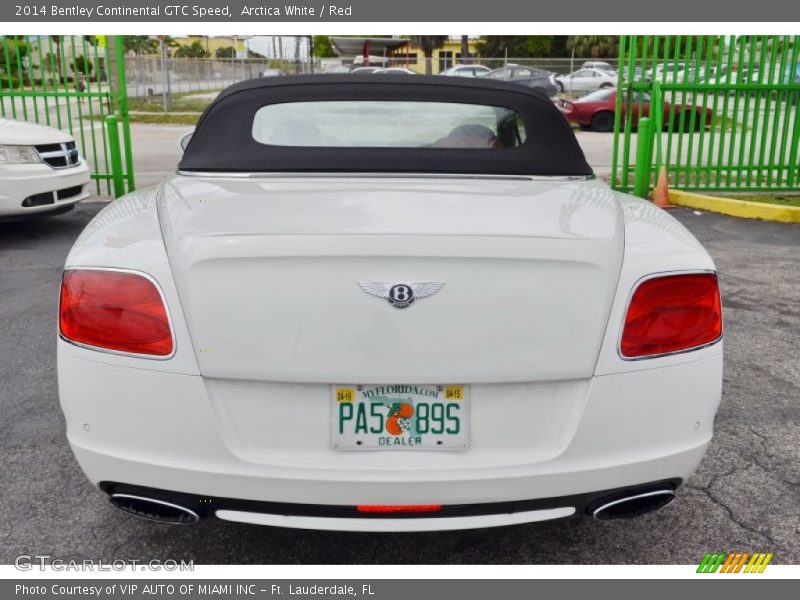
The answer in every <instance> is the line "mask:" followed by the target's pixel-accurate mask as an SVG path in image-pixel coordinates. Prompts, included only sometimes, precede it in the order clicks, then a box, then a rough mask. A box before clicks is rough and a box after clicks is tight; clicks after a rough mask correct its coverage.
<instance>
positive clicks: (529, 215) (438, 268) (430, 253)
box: [159, 175, 623, 383]
mask: <svg viewBox="0 0 800 600" xmlns="http://www.w3.org/2000/svg"><path fill="white" fill-rule="evenodd" d="M159 211H160V219H161V225H162V230H163V235H164V240H165V244H166V247H167V251H168V255H169V258H170V262H171V265H172V269H173V273H174V276H175V280H176V283H177V286H178V290H179V294H180V297H181V304H182V307H183V312H184V315H185V318H186V320H187V323H188V326H189V330H190V332H191V335H192V342H193V344H194V349H195V352H196V355H197V359H198V363H199V366H200V369H201V372H202V373H203V375H204V376H206V377H211V378H222V379H226V378H232V379H249V380H266V381H293V382H309V383H310V382H316V383H320V382H329V383H332V382H357V383H385V382H414V383H443V382H459V383H477V382H481V383H489V382H509V381H540V380H564V379H577V378H586V377H590V376H591V374H592V372H593V370H594V365H595V362H596V360H597V355H598V353H599V348H600V344H601V341H602V337H603V333H604V331H605V329H606V323H607V320H608V315H609V311H610V307H611V302H612V300H613V295H614V290H615V289H616V284H617V279H618V276H619V270H620V266H621V262H622V254H623V223H622V216H621V211H620V209H619V206H618V204H617V202H616V200H615V198H614V196H613V194H612V193H611V191H610V190H609V189H608V187H607V186H605V185H603V184H601V183H599V182H596V181H589V180H569V179H558V178H544V179H539V180H536V179H531V178H524V177H509V178H506V177H475V178H469V177H357V176H343V177H335V176H314V175H308V176H293V177H289V176H284V177H280V176H272V177H261V178H249V177H200V176H188V177H186V176H178V177H175V178H173V179H172V180H171V181H170V182H168V183H167V184H165V186H164V188H163V194H162V198H161V201H160V204H159ZM359 282H361V283H363V282H373V283H374V282H381V283H385V284H392V283H398V282H404V283H420V282H438V283H441V284H443V285H442V286H441V289H439V291H438V292H436V293H435V294H434V295H432V296H430V297H427V298H418V299H417V300H416V301H415V302H414V303H413V304H412V305H410V306H407V307H406V308H403V309H398V308H397V307H395V306H392V305H391V304H390V303H389V302H388V301H387V300H386V299H384V298H380V297H375V296H373V295H371V294H369V293H367V292H365V290H364V289H363V288H364V286H363V285H360V284H359Z"/></svg>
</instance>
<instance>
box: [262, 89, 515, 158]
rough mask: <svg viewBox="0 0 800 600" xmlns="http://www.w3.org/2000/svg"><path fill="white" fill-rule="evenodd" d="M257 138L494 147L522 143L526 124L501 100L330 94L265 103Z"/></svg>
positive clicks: (278, 142) (291, 142) (310, 143)
mask: <svg viewBox="0 0 800 600" xmlns="http://www.w3.org/2000/svg"><path fill="white" fill-rule="evenodd" d="M253 138H254V139H255V140H256V141H257V142H259V143H261V144H267V145H270V146H305V147H349V148H358V147H362V148H363V147H369V148H466V149H469V148H476V149H479V148H481V149H487V148H488V149H495V148H511V147H515V146H520V145H522V144H523V143H524V142H525V128H524V126H523V123H522V119H521V118H520V117H519V115H518V114H517V113H516V112H514V111H513V110H511V109H508V108H503V107H499V106H485V105H479V104H460V103H454V102H406V101H399V100H398V101H390V100H352V101H351V100H348V101H340V100H328V101H320V102H291V103H282V104H270V105H267V106H262V107H261V108H260V109H258V110H257V111H256V113H255V116H254V118H253Z"/></svg>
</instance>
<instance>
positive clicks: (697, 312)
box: [620, 273, 722, 358]
mask: <svg viewBox="0 0 800 600" xmlns="http://www.w3.org/2000/svg"><path fill="white" fill-rule="evenodd" d="M721 335H722V307H721V304H720V299H719V287H718V285H717V276H716V275H714V274H713V273H694V274H686V275H667V276H664V277H655V278H653V279H648V280H646V281H644V282H642V283H641V284H640V285H639V287H637V288H636V291H635V292H634V293H633V297H632V298H631V302H630V305H629V306H628V312H627V314H626V315H625V327H624V329H623V331H622V341H621V342H620V352H621V353H622V356H624V357H626V358H641V357H645V356H654V355H658V354H666V353H669V352H678V351H681V350H689V349H691V348H696V347H698V346H703V345H705V344H710V343H711V342H714V341H716V340H717V339H719V338H720V336H721Z"/></svg>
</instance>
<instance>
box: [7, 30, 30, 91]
mask: <svg viewBox="0 0 800 600" xmlns="http://www.w3.org/2000/svg"><path fill="white" fill-rule="evenodd" d="M30 52H31V45H30V44H29V43H28V42H26V41H25V38H24V36H21V35H20V36H7V37H5V38H4V39H3V40H1V41H0V89H2V88H15V87H19V86H21V85H25V84H26V83H29V82H28V76H27V73H26V72H25V63H26V58H25V57H27V56H29V55H30ZM17 57H19V58H17Z"/></svg>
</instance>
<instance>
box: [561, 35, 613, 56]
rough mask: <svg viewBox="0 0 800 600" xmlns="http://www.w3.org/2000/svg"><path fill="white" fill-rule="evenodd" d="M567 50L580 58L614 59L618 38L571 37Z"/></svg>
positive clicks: (596, 36) (604, 36) (608, 36)
mask: <svg viewBox="0 0 800 600" xmlns="http://www.w3.org/2000/svg"><path fill="white" fill-rule="evenodd" d="M567 48H568V49H569V50H574V51H575V56H579V57H581V58H616V57H617V56H618V55H619V37H618V36H616V35H571V36H570V37H569V40H567Z"/></svg>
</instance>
